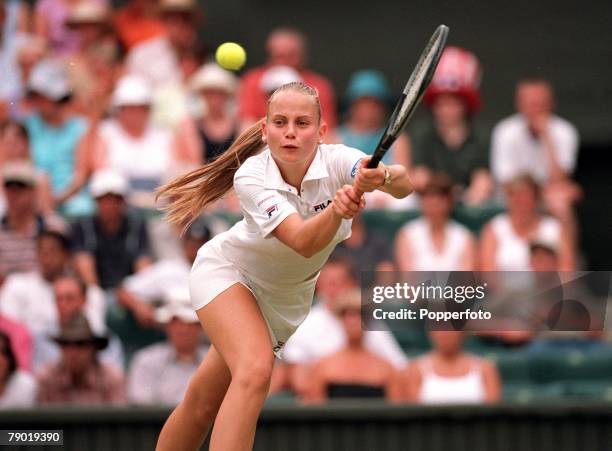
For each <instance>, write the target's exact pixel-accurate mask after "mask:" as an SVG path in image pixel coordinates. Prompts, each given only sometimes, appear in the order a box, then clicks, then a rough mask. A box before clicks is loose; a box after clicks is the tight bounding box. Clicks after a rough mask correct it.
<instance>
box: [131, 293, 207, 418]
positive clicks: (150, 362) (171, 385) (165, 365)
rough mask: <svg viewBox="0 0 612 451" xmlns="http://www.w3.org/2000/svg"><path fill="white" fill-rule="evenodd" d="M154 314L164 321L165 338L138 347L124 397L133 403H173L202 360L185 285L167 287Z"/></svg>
mask: <svg viewBox="0 0 612 451" xmlns="http://www.w3.org/2000/svg"><path fill="white" fill-rule="evenodd" d="M155 318H156V319H157V321H158V322H160V323H161V324H163V325H164V330H165V332H166V336H167V340H166V341H164V342H162V343H156V344H154V345H151V346H148V347H146V348H144V349H142V350H140V351H138V352H137V353H136V354H135V355H134V358H133V359H132V365H131V367H130V373H129V377H128V398H129V400H130V401H131V402H133V403H136V404H163V405H173V406H175V405H177V404H178V403H179V402H180V401H181V399H182V398H183V396H184V395H185V390H186V389H187V386H188V384H189V380H190V379H191V376H192V375H193V374H194V373H195V371H196V369H197V368H198V366H199V364H200V362H201V361H202V360H203V358H204V356H205V354H206V352H207V351H208V347H207V346H203V344H202V338H203V333H202V328H201V327H200V324H199V321H198V317H197V315H196V314H195V312H194V310H193V307H192V306H191V302H190V299H189V289H188V287H187V286H183V287H172V288H171V289H169V290H167V292H166V295H165V304H164V305H163V306H162V307H160V308H159V309H157V311H156V312H155Z"/></svg>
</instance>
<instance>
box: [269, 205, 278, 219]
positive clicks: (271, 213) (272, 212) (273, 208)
mask: <svg viewBox="0 0 612 451" xmlns="http://www.w3.org/2000/svg"><path fill="white" fill-rule="evenodd" d="M277 211H278V204H274V205H272V206H271V207H268V208H266V213H268V218H271V217H272V215H273V214H274V213H275V212H277Z"/></svg>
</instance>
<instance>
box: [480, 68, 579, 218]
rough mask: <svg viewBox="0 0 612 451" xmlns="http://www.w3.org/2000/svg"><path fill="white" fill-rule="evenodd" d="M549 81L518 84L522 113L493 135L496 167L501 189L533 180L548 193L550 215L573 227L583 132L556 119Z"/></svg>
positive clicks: (547, 203)
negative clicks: (527, 178) (524, 176)
mask: <svg viewBox="0 0 612 451" xmlns="http://www.w3.org/2000/svg"><path fill="white" fill-rule="evenodd" d="M554 107H555V100H554V93H553V88H552V86H551V84H550V82H549V81H547V80H544V79H540V78H534V79H524V80H521V81H519V82H518V84H517V88H516V109H517V110H518V113H517V114H515V115H513V116H511V117H509V118H507V119H504V120H503V121H501V122H500V123H499V124H497V126H496V127H495V129H494V130H493V134H492V138H491V139H492V142H491V166H492V171H493V176H494V178H495V180H496V181H497V182H498V183H501V184H503V183H506V182H508V181H510V180H512V179H514V178H515V177H517V176H519V175H521V174H529V175H531V177H533V179H534V180H535V181H536V182H537V183H538V184H540V185H541V186H542V187H543V192H544V200H545V203H546V206H547V208H548V209H549V211H550V212H551V213H552V214H554V215H555V216H559V217H560V219H568V220H572V221H573V217H571V216H572V214H571V212H572V209H571V207H572V204H573V203H574V202H575V201H576V200H578V198H579V197H580V195H581V193H580V189H579V188H578V186H577V185H576V184H575V183H574V182H573V181H572V180H571V177H572V174H573V172H574V169H575V167H576V160H577V154H578V145H579V142H578V132H577V130H576V128H575V127H574V126H573V125H572V124H571V123H570V122H568V121H567V120H565V119H562V118H560V117H558V116H556V115H555V114H554Z"/></svg>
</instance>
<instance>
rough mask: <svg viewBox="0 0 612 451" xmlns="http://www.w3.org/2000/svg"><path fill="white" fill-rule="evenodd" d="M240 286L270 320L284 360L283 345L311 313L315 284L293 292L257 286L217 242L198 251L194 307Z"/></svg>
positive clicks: (192, 278)
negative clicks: (224, 253)
mask: <svg viewBox="0 0 612 451" xmlns="http://www.w3.org/2000/svg"><path fill="white" fill-rule="evenodd" d="M236 283H241V284H243V285H244V286H245V287H246V288H248V289H249V290H250V291H251V292H252V293H253V296H254V297H255V299H256V300H257V304H258V305H259V308H260V309H261V312H262V314H263V317H264V319H265V320H266V324H267V326H268V330H269V332H270V336H271V338H272V350H273V351H274V354H276V356H277V357H280V351H281V350H282V348H283V346H285V343H287V340H288V339H289V337H290V336H291V335H292V334H293V333H294V332H295V330H296V329H297V328H298V327H299V325H300V324H302V322H303V321H304V320H305V319H306V316H307V315H308V312H310V307H311V305H312V299H313V296H314V289H315V283H314V281H313V282H312V283H311V284H308V285H307V286H305V287H301V288H300V289H299V290H291V291H290V292H287V290H284V291H277V290H274V289H273V288H271V287H263V286H262V284H256V283H254V282H253V281H252V280H251V279H249V278H248V277H247V276H245V275H244V274H242V273H241V272H240V271H239V270H238V269H237V268H236V266H235V265H234V264H233V263H231V262H230V261H228V260H227V259H226V258H225V257H224V256H223V255H222V253H221V252H220V250H219V248H218V246H217V245H216V244H215V243H214V241H213V240H211V241H209V242H208V243H206V244H205V245H204V246H203V247H202V248H201V249H200V250H199V251H198V256H197V257H196V260H195V262H194V264H193V268H192V269H191V275H190V277H189V291H190V295H191V303H192V305H193V308H194V309H195V310H199V309H201V308H202V307H204V306H205V305H207V304H209V303H210V302H211V301H212V300H213V299H215V298H216V297H217V296H218V295H220V294H221V293H222V292H223V291H225V290H227V289H228V288H230V287H231V286H232V285H235V284H236Z"/></svg>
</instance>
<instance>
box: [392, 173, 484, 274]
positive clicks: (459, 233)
mask: <svg viewBox="0 0 612 451" xmlns="http://www.w3.org/2000/svg"><path fill="white" fill-rule="evenodd" d="M421 209H422V212H423V216H422V217H421V218H419V219H416V220H414V221H411V222H410V223H408V224H406V225H405V226H403V227H402V228H401V229H400V231H399V232H398V235H397V238H396V241H395V258H396V261H397V264H398V268H399V271H473V270H474V269H475V267H476V255H475V254H476V243H475V241H474V237H473V236H472V234H471V233H470V231H469V230H468V229H467V228H466V227H464V226H463V225H461V224H459V223H458V222H456V221H453V220H452V219H450V215H451V213H452V211H453V192H452V185H451V181H450V179H449V178H448V177H446V176H445V175H442V174H434V175H432V176H431V177H430V179H429V181H428V182H427V183H426V184H425V187H424V188H423V191H422V192H421Z"/></svg>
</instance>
